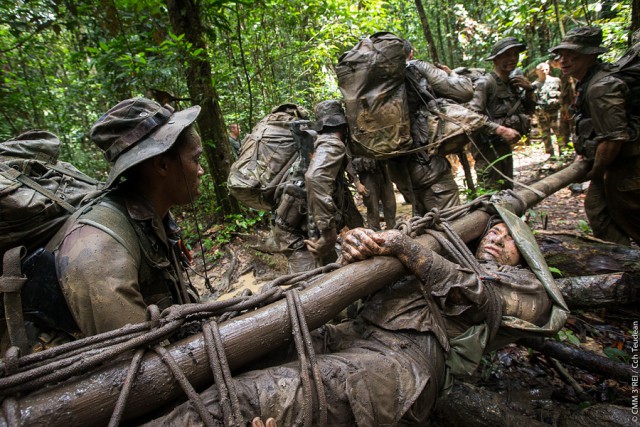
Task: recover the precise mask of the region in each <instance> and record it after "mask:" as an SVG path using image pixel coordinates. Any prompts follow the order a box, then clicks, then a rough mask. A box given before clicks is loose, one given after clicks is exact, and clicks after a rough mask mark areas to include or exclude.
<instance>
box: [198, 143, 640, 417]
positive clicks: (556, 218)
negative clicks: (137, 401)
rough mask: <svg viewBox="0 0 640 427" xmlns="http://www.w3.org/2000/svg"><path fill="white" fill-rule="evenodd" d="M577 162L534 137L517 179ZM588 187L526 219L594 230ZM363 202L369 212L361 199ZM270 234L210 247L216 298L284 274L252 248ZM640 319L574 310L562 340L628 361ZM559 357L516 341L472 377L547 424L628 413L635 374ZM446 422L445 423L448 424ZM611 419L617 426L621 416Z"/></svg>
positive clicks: (538, 226)
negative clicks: (606, 407) (593, 411)
mask: <svg viewBox="0 0 640 427" xmlns="http://www.w3.org/2000/svg"><path fill="white" fill-rule="evenodd" d="M572 160H573V156H572V154H571V153H565V154H563V155H561V156H560V157H559V158H549V156H548V155H547V154H545V153H544V148H543V147H542V145H541V144H540V143H539V142H537V141H534V142H533V144H531V145H522V146H518V147H516V149H515V154H514V162H515V174H516V179H517V180H519V181H521V182H524V183H530V182H534V181H536V180H538V179H540V178H543V177H545V176H547V175H550V174H552V173H554V172H556V171H557V170H559V169H562V168H563V167H564V166H566V165H567V164H568V163H570V162H571V161H572ZM454 167H455V168H456V169H457V180H458V181H459V184H460V186H461V188H465V186H464V184H463V181H464V173H463V171H462V168H459V167H458V165H455V164H454ZM586 188H587V184H574V185H571V186H569V187H567V188H564V189H562V190H560V191H558V192H557V193H556V194H554V195H552V196H550V197H548V198H547V199H545V200H544V201H543V202H541V203H540V204H539V205H537V206H535V207H534V208H532V209H530V210H529V211H528V212H527V214H526V219H527V221H528V222H529V223H530V225H531V226H532V228H534V229H535V230H543V229H545V230H548V231H562V232H567V233H575V234H582V233H589V232H590V230H589V228H588V225H587V222H586V217H585V214H584V209H583V200H584V197H585V190H586ZM397 200H398V217H399V219H403V218H408V217H409V216H410V212H411V209H410V208H411V207H410V205H408V204H406V203H404V200H403V198H402V197H401V196H400V195H398V198H397ZM358 202H359V206H360V207H361V208H362V212H363V213H364V212H365V210H364V208H363V207H362V203H361V200H358ZM217 232H220V231H219V228H216V227H215V226H213V227H211V228H210V229H209V230H208V231H207V234H206V236H207V237H210V238H214V237H215V235H216V233H217ZM267 233H268V227H267V224H266V221H264V222H263V223H259V224H258V227H256V229H255V230H253V231H252V232H251V233H235V234H234V235H233V237H232V239H231V241H230V243H228V244H226V245H223V246H214V247H213V248H211V249H210V250H209V251H207V257H208V258H209V259H211V260H212V261H211V262H210V270H209V271H208V276H209V278H210V280H211V283H212V285H213V287H214V288H215V292H214V295H213V296H214V297H216V298H217V297H220V296H222V297H223V298H226V297H229V296H231V295H234V294H236V293H237V292H238V291H239V289H241V288H250V289H252V291H254V292H257V291H258V290H259V287H260V286H261V285H262V284H264V283H265V282H267V281H269V280H272V279H273V278H275V277H278V276H280V275H282V274H284V273H286V260H285V259H284V257H282V256H281V255H278V254H276V255H270V254H264V253H261V252H258V251H256V250H253V249H251V247H250V246H251V245H252V244H255V243H256V242H257V241H258V240H259V239H260V238H265V237H266V235H267ZM196 249H198V248H196ZM196 251H197V250H196ZM195 268H196V270H198V271H199V272H200V273H202V271H203V268H202V262H198V261H196V267H195ZM192 276H193V278H194V281H195V282H196V283H197V285H198V287H199V288H200V289H201V291H202V292H203V294H210V292H209V291H208V290H207V289H206V287H205V286H204V281H203V279H202V278H199V277H196V276H194V275H192ZM639 319H640V311H639V310H638V309H632V308H629V307H621V308H620V310H616V309H608V310H605V309H601V310H596V311H575V312H573V313H572V314H571V316H570V318H569V321H568V322H567V324H566V326H565V328H564V329H563V331H562V332H561V333H560V334H559V336H558V338H557V339H559V340H561V341H563V342H565V343H568V344H571V345H574V346H577V347H579V348H581V349H584V350H588V351H593V352H595V353H597V354H600V355H607V354H608V355H609V356H608V357H612V358H617V359H618V360H621V361H623V362H624V363H630V357H631V356H632V354H633V353H632V348H631V346H632V337H631V333H632V328H633V322H634V321H636V322H637V321H638V320H639ZM636 324H637V323H636ZM636 330H637V329H636ZM636 354H637V353H636ZM554 363H555V362H553V361H552V360H551V358H548V357H546V356H544V355H543V354H540V353H538V352H536V351H533V350H531V349H529V348H527V347H523V346H519V345H511V346H508V347H506V348H504V349H502V350H500V351H497V352H493V353H491V354H488V355H486V356H485V358H484V360H483V363H482V365H481V366H480V368H479V369H478V370H477V372H476V374H475V375H474V376H473V377H472V378H471V379H469V380H468V382H469V383H470V384H473V385H475V386H479V387H482V388H483V389H485V390H489V391H491V392H494V393H497V394H498V395H499V396H500V399H502V403H504V404H505V405H506V406H507V407H509V408H511V409H513V410H514V411H515V412H516V413H518V414H522V415H525V416H526V417H529V418H530V419H532V420H537V421H540V422H543V423H544V424H548V425H566V423H565V421H563V420H564V419H566V417H567V416H568V417H571V416H572V415H571V414H575V413H577V412H578V411H580V410H581V409H582V408H587V407H590V406H591V407H593V406H597V405H598V404H601V403H606V404H615V405H619V406H621V407H624V408H627V410H628V411H630V408H631V397H632V387H631V378H630V379H629V381H628V382H621V381H616V380H613V379H610V378H607V377H605V376H603V375H600V374H598V373H597V372H587V371H584V370H581V369H578V368H574V367H572V366H570V365H568V364H565V365H564V368H565V369H566V372H565V373H561V372H560V370H561V368H558V367H557V365H555V366H554ZM559 369H560V370H559ZM567 373H568V376H567ZM571 379H573V380H574V381H572V380H571ZM636 391H637V387H636ZM441 424H442V425H447V423H446V422H444V423H441ZM472 424H473V423H472ZM581 425H594V426H600V425H604V424H603V423H602V420H596V419H592V420H590V419H589V418H588V417H587V421H586V423H585V424H581ZM611 425H620V422H617V423H612V424H611Z"/></svg>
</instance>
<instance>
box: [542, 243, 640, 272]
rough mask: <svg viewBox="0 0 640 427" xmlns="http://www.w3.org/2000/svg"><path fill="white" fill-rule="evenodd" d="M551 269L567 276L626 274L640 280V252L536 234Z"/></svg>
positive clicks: (617, 246) (639, 250) (630, 248)
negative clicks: (555, 269)
mask: <svg viewBox="0 0 640 427" xmlns="http://www.w3.org/2000/svg"><path fill="white" fill-rule="evenodd" d="M536 241H537V242H538V246H540V250H541V251H542V253H543V254H544V257H545V259H546V261H547V264H549V266H550V267H555V268H557V269H558V270H560V272H561V273H562V275H563V277H567V276H593V275H597V274H608V273H618V272H624V273H629V274H631V275H632V276H636V277H640V249H638V248H633V247H630V246H622V245H616V244H614V243H607V242H603V241H600V240H594V239H588V238H584V237H579V236H576V235H572V234H562V233H548V232H544V233H536Z"/></svg>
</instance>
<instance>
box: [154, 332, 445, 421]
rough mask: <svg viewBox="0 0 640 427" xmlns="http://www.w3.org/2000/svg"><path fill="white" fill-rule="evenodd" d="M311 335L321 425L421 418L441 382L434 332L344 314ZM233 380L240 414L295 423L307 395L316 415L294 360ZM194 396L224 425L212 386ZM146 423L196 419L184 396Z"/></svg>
mask: <svg viewBox="0 0 640 427" xmlns="http://www.w3.org/2000/svg"><path fill="white" fill-rule="evenodd" d="M313 338H314V346H315V347H316V355H317V362H318V367H319V369H320V372H321V376H322V387H323V390H324V394H325V397H326V400H327V418H328V422H327V424H328V425H330V426H345V427H346V426H356V425H357V426H378V425H425V422H426V420H427V418H428V416H429V413H430V411H431V410H432V408H433V405H434V404H435V401H436V397H437V395H438V392H439V390H440V388H441V387H442V385H443V384H444V372H445V362H444V359H445V353H444V351H443V350H442V347H440V344H438V342H437V339H436V338H435V337H434V336H433V335H431V334H430V333H418V332H412V331H406V332H398V331H396V332H390V331H386V330H383V329H380V328H377V327H374V326H371V325H369V326H362V325H357V322H356V321H350V322H345V323H342V324H340V325H337V326H333V325H326V326H324V327H323V328H321V329H319V330H317V331H315V332H314V337H313ZM284 353H286V351H285V352H284ZM234 386H235V388H236V391H237V396H238V399H239V401H240V409H241V412H242V417H243V418H244V421H250V420H251V419H253V418H254V417H256V416H259V417H262V419H263V420H264V419H266V418H268V417H273V418H275V419H276V421H277V424H278V425H279V426H301V425H303V423H304V409H303V407H304V405H305V403H307V402H309V403H311V402H314V404H313V405H312V406H313V408H312V410H313V414H312V418H313V420H314V423H318V422H319V420H320V414H319V412H318V405H317V399H316V398H314V397H311V396H305V394H304V392H303V387H302V383H301V380H300V364H299V362H297V361H296V362H289V363H286V364H284V365H281V366H275V367H270V368H266V369H261V370H255V371H249V372H246V373H243V374H241V375H238V376H236V377H235V378H234ZM312 388H313V387H312ZM201 396H202V398H203V400H204V402H205V404H206V406H207V409H208V410H209V412H210V413H211V414H212V415H213V417H214V419H215V420H216V422H217V423H219V425H223V422H222V410H221V407H220V403H219V402H220V396H219V394H218V391H217V389H216V388H215V387H211V388H210V389H208V390H206V391H204V392H203V393H202V394H201ZM151 425H153V426H159V425H161V426H186V425H188V426H195V425H202V422H201V420H200V418H199V416H198V413H197V411H196V410H195V409H194V406H193V405H192V404H191V403H184V404H182V405H180V406H178V407H177V408H175V409H174V410H172V411H171V412H170V413H169V414H167V415H165V416H163V417H161V418H159V419H156V420H154V421H152V422H150V423H149V426H151Z"/></svg>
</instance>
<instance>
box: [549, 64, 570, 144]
mask: <svg viewBox="0 0 640 427" xmlns="http://www.w3.org/2000/svg"><path fill="white" fill-rule="evenodd" d="M549 64H550V65H551V67H553V68H557V69H558V70H559V69H560V63H559V62H558V60H557V59H554V60H552V61H550V63H549ZM575 96H576V91H575V89H574V84H573V80H572V79H571V77H569V76H567V75H565V74H563V73H562V71H561V72H560V117H559V130H558V134H556V138H557V141H558V149H559V150H560V151H562V150H564V149H567V148H569V143H570V142H571V140H572V139H571V134H572V133H573V113H572V112H571V105H572V104H573V100H574V98H575Z"/></svg>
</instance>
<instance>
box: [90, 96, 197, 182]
mask: <svg viewBox="0 0 640 427" xmlns="http://www.w3.org/2000/svg"><path fill="white" fill-rule="evenodd" d="M199 113H200V106H198V105H196V106H193V107H191V108H187V109H186V110H182V111H177V112H174V110H173V107H171V106H169V105H165V106H164V107H163V106H161V105H160V104H158V103H157V102H155V101H152V100H150V99H147V98H132V99H127V100H124V101H121V102H120V103H118V105H116V106H115V107H113V108H112V109H110V110H109V111H107V112H106V113H105V114H104V115H103V116H102V117H100V119H98V121H97V122H96V123H95V124H94V125H93V127H92V128H91V134H90V136H91V140H92V141H93V142H94V143H95V144H96V145H97V146H98V147H99V148H100V149H101V150H102V151H104V156H105V158H106V159H107V161H108V162H109V163H112V167H111V171H110V172H109V178H108V179H107V183H106V186H107V187H110V186H112V185H113V184H114V183H116V182H117V181H118V178H119V177H120V176H121V175H122V174H123V173H124V172H125V171H126V170H127V169H129V168H131V167H132V166H135V165H137V164H139V163H142V162H143V161H145V160H147V159H150V158H151V157H154V156H157V155H158V154H162V153H164V152H165V151H167V150H169V148H171V146H173V144H174V143H175V142H176V140H177V139H178V136H179V135H180V133H181V132H182V131H183V130H184V129H185V128H186V127H187V126H189V125H190V124H192V123H193V122H194V121H195V119H196V118H197V117H198V114H199Z"/></svg>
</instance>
